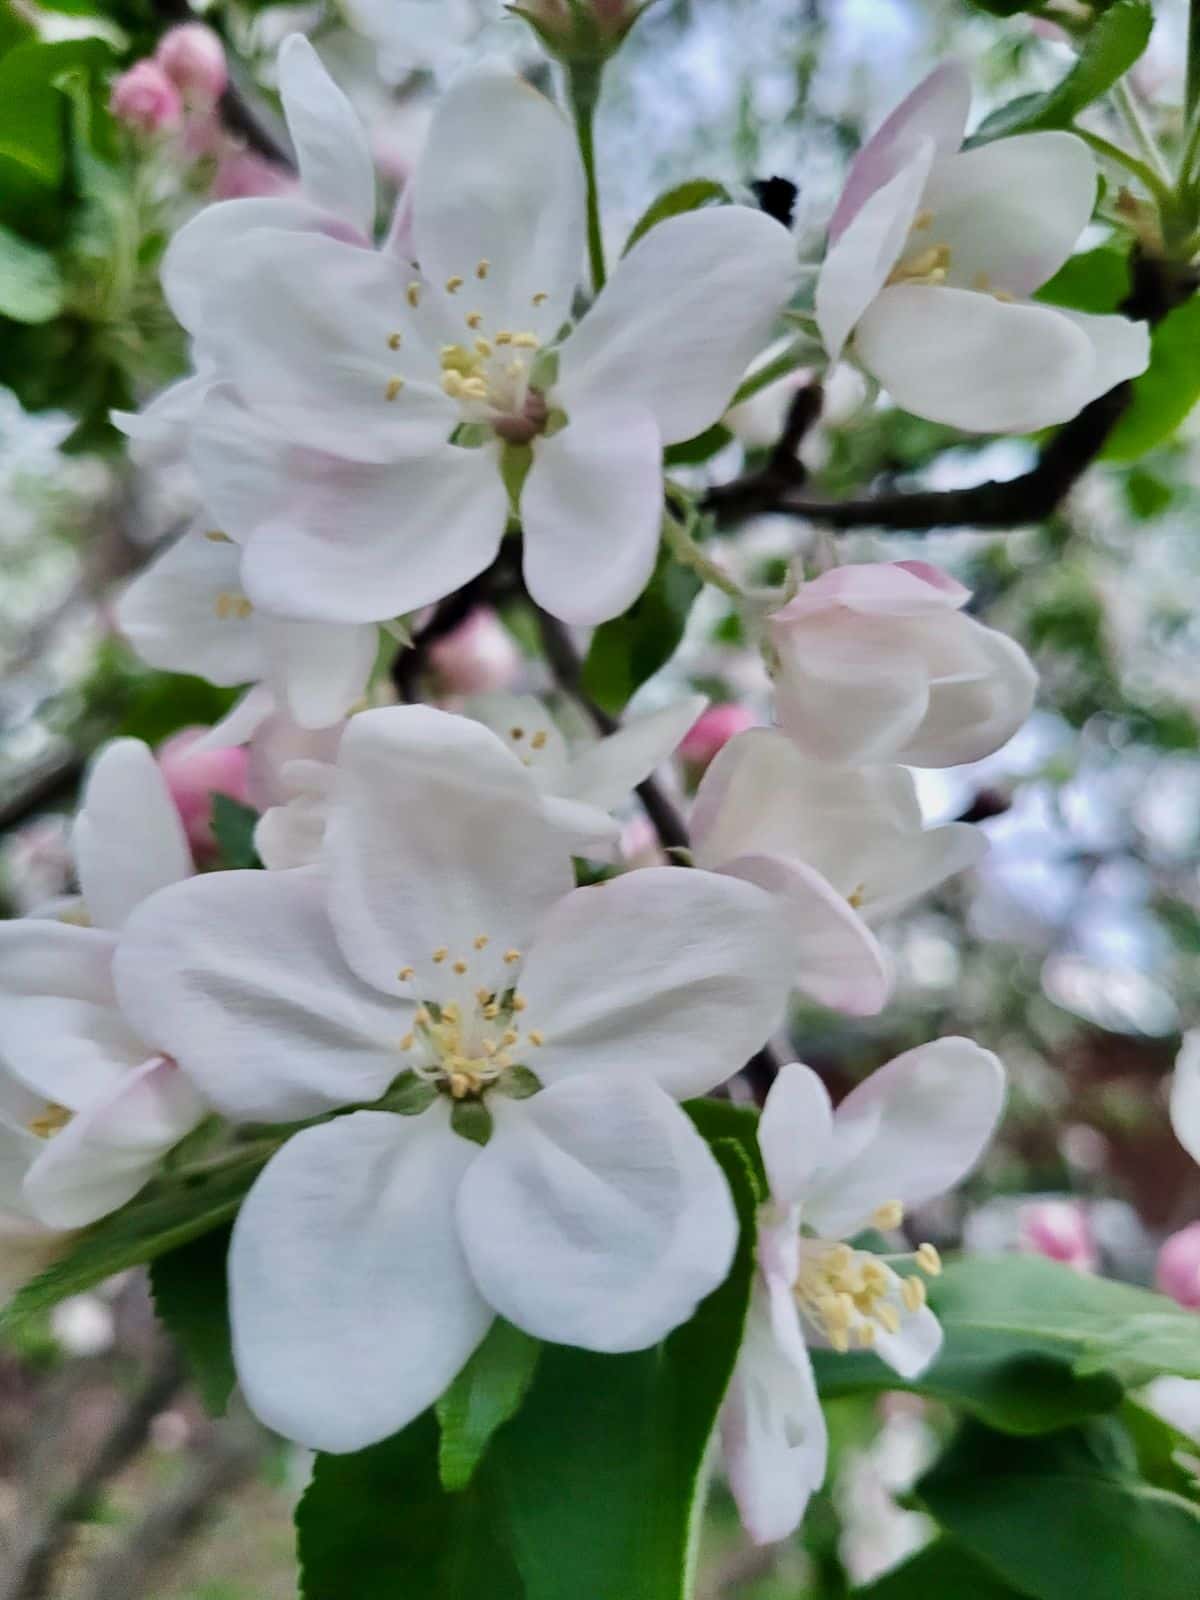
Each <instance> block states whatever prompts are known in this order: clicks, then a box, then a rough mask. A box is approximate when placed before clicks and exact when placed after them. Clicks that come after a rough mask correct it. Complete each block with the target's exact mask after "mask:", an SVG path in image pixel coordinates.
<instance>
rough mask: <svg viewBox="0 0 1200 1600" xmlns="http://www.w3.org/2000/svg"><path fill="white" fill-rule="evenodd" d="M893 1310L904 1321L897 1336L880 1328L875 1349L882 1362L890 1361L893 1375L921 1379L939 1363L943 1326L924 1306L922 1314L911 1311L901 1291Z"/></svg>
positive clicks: (894, 1299)
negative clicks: (929, 1368) (897, 1374)
mask: <svg viewBox="0 0 1200 1600" xmlns="http://www.w3.org/2000/svg"><path fill="white" fill-rule="evenodd" d="M892 1303H893V1309H894V1310H895V1312H896V1315H897V1316H898V1317H899V1318H900V1327H899V1329H898V1330H897V1331H896V1332H895V1333H888V1332H887V1331H886V1330H885V1329H882V1328H880V1329H879V1330H878V1332H877V1333H876V1335H875V1343H874V1345H873V1347H872V1348H873V1349H874V1351H875V1354H876V1355H877V1356H878V1357H879V1358H880V1360H881V1361H886V1362H887V1364H888V1366H889V1367H891V1369H892V1371H893V1372H898V1373H899V1374H900V1376H901V1377H902V1378H908V1379H911V1378H917V1377H920V1375H921V1373H922V1372H924V1371H925V1369H926V1368H927V1367H929V1366H931V1365H932V1363H933V1362H934V1361H935V1360H936V1358H937V1354H938V1351H939V1350H940V1349H941V1348H942V1337H943V1335H942V1325H941V1323H940V1322H939V1321H938V1319H937V1318H936V1317H935V1316H934V1314H933V1312H932V1311H930V1309H929V1307H928V1306H922V1307H921V1309H920V1310H919V1311H911V1312H910V1311H909V1310H908V1309H907V1308H906V1307H905V1305H904V1302H903V1301H902V1300H901V1298H900V1295H899V1292H898V1290H897V1292H896V1293H895V1294H894V1295H893V1297H892Z"/></svg>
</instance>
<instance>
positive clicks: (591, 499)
mask: <svg viewBox="0 0 1200 1600" xmlns="http://www.w3.org/2000/svg"><path fill="white" fill-rule="evenodd" d="M662 496H663V488H662V442H661V440H660V438H659V434H658V429H657V427H656V426H655V423H654V419H653V417H652V416H651V415H650V413H649V411H647V410H645V408H644V407H641V406H638V405H629V406H621V405H618V404H616V403H613V402H612V401H610V402H609V403H608V404H603V403H599V402H596V401H591V402H587V401H583V402H581V403H580V404H579V405H578V406H575V407H573V408H572V411H571V420H570V422H569V424H568V426H567V427H565V428H564V429H563V430H562V432H561V433H556V434H555V435H554V437H553V438H552V439H539V440H538V441H537V443H536V444H535V445H534V454H533V466H532V467H531V468H530V472H529V476H528V478H527V479H526V480H525V486H524V488H523V490H522V491H521V520H522V523H523V525H524V529H525V581H526V583H527V584H528V586H529V592H530V594H531V595H532V596H533V598H534V600H536V601H537V603H538V605H540V606H542V607H543V608H544V609H545V610H547V611H549V612H550V613H551V615H553V616H556V617H559V618H561V619H562V621H563V622H570V623H578V624H581V625H590V624H592V623H596V622H607V621H608V619H609V618H610V617H616V616H620V614H621V612H623V611H627V610H628V609H629V607H630V606H631V605H632V604H633V602H634V601H635V600H636V599H637V597H638V595H639V594H641V592H642V590H643V589H644V588H645V587H646V584H647V583H648V582H649V579H650V574H651V573H652V572H653V571H654V562H655V558H656V557H657V555H658V539H659V529H660V527H661V525H662V509H663V501H662Z"/></svg>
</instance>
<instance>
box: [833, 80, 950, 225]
mask: <svg viewBox="0 0 1200 1600" xmlns="http://www.w3.org/2000/svg"><path fill="white" fill-rule="evenodd" d="M970 110H971V77H970V74H969V72H968V71H967V68H966V66H965V65H964V64H963V62H961V61H954V60H951V61H943V62H942V63H941V64H940V65H938V66H936V67H935V68H934V69H933V71H932V72H931V73H930V74H929V75H928V77H926V78H922V80H921V82H920V83H919V84H918V85H917V87H916V88H915V89H914V90H913V91H912V93H911V94H909V95H906V96H905V98H904V99H903V100H902V101H901V102H900V104H899V105H898V106H897V107H896V109H895V110H894V111H893V112H892V114H891V115H890V116H889V117H888V118H887V120H886V121H885V122H883V123H882V124H881V126H880V127H879V129H878V130H877V131H876V132H875V133H874V134H872V136H871V137H870V139H868V140H867V142H866V144H865V145H863V147H862V149H861V150H860V151H859V152H858V154H857V156H855V158H854V163H853V165H852V166H851V168H850V172H849V175H848V176H847V178H846V184H845V187H844V188H843V190H842V194H841V198H840V199H839V200H838V203H837V209H836V210H835V211H834V213H833V219H832V221H831V222H830V224H829V237H830V238H831V239H839V238H840V237H841V235H842V234H843V233H845V231H846V229H847V228H848V227H849V225H850V223H851V222H852V221H853V219H854V218H855V217H856V216H857V215H858V213H859V211H861V209H862V207H863V204H864V203H865V202H866V200H867V199H868V198H869V197H870V196H871V195H873V194H874V193H875V191H876V190H877V189H881V188H882V187H883V185H884V184H885V183H888V182H889V181H890V180H891V179H892V178H894V177H895V176H896V174H897V172H899V171H900V169H901V167H903V166H904V165H905V163H906V162H907V161H909V160H910V159H911V157H912V154H913V152H914V150H916V149H917V147H918V146H920V145H921V144H923V143H924V142H925V141H927V140H928V141H931V142H932V144H933V148H934V153H935V155H936V156H937V158H938V159H942V158H944V157H947V156H952V155H953V154H954V153H955V151H956V150H957V149H958V147H959V145H960V144H961V143H962V140H963V134H964V133H965V132H966V128H967V116H968V114H969V112H970Z"/></svg>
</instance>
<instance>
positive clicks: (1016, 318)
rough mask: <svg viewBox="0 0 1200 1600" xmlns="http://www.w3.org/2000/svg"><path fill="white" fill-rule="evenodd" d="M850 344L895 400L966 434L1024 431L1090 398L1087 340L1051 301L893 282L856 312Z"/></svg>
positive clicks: (1062, 417)
mask: <svg viewBox="0 0 1200 1600" xmlns="http://www.w3.org/2000/svg"><path fill="white" fill-rule="evenodd" d="M854 345H855V351H856V353H857V355H858V357H859V359H860V360H861V362H862V364H863V366H865V367H866V368H867V370H868V371H869V372H871V373H872V374H873V375H874V376H875V377H876V378H878V379H879V381H880V383H881V384H883V386H884V388H885V389H887V391H888V392H889V394H890V395H891V397H892V399H893V400H894V401H895V402H896V404H897V405H898V406H901V407H902V408H903V409H904V410H905V411H911V412H912V414H913V415H914V416H917V417H926V418H927V419H928V420H929V421H931V422H944V423H946V424H947V425H948V426H949V427H952V428H963V429H965V430H966V431H967V432H968V433H1031V432H1033V430H1034V429H1036V428H1047V427H1050V426H1052V425H1053V424H1054V423H1058V422H1066V421H1068V420H1069V419H1070V418H1071V417H1073V416H1075V415H1076V414H1077V413H1078V412H1079V411H1081V410H1082V409H1083V407H1084V405H1086V403H1087V401H1088V400H1089V399H1090V398H1091V378H1092V374H1093V372H1094V369H1095V357H1094V356H1093V354H1092V348H1091V343H1090V341H1089V340H1088V338H1087V336H1086V335H1085V334H1084V333H1083V332H1082V330H1081V329H1080V328H1079V327H1078V326H1077V325H1076V324H1075V323H1073V322H1072V321H1071V319H1070V318H1069V317H1064V316H1061V315H1060V314H1059V313H1058V312H1057V311H1056V310H1055V309H1054V308H1053V307H1052V306H1038V305H1030V304H1022V303H1019V302H1017V303H1012V304H1008V303H1005V302H1004V301H1001V300H995V299H993V298H992V296H991V295H988V294H975V293H973V292H972V291H971V290H969V289H951V288H948V287H946V286H945V285H941V286H935V287H928V286H924V285H921V284H911V283H897V284H893V285H892V287H891V288H889V289H885V290H884V291H883V293H882V294H881V295H880V296H879V298H878V299H877V300H876V301H875V303H874V304H873V305H872V306H871V307H870V309H869V310H868V311H867V313H866V314H865V316H864V317H863V318H862V320H861V321H860V323H859V324H858V329H857V332H856V333H855V337H854Z"/></svg>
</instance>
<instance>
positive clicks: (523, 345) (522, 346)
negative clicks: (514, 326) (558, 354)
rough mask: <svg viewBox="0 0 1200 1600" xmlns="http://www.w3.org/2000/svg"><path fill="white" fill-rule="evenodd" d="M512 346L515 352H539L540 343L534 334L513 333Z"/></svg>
mask: <svg viewBox="0 0 1200 1600" xmlns="http://www.w3.org/2000/svg"><path fill="white" fill-rule="evenodd" d="M512 344H513V348H514V349H516V350H540V349H541V346H542V341H541V340H540V339H539V338H538V336H537V334H536V333H514V334H513V336H512Z"/></svg>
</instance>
